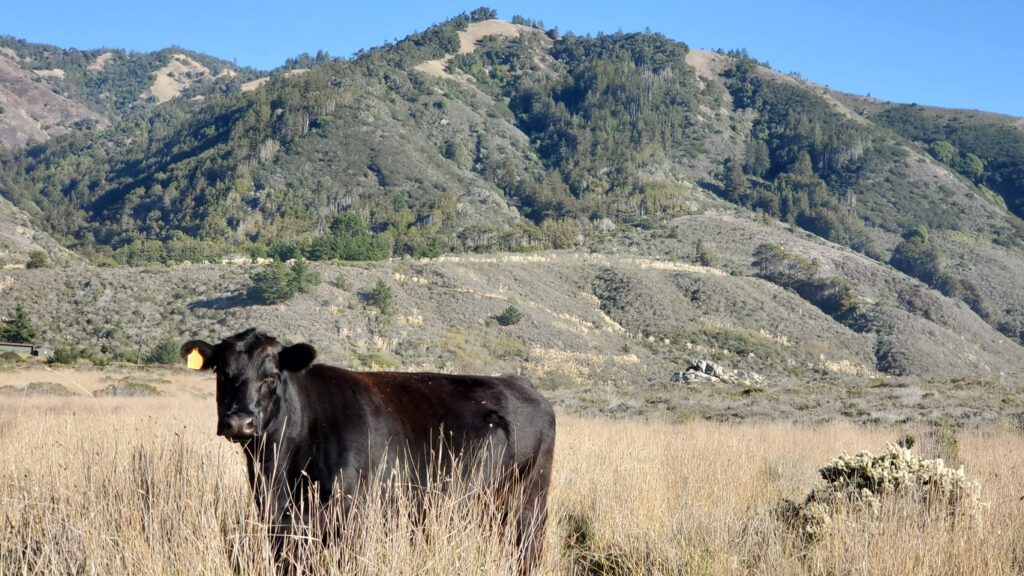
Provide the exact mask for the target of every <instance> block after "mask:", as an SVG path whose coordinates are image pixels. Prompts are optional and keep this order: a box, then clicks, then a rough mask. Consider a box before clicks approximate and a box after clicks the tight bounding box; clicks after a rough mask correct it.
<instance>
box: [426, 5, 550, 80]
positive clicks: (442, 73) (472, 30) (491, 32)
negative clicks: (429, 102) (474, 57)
mask: <svg viewBox="0 0 1024 576" xmlns="http://www.w3.org/2000/svg"><path fill="white" fill-rule="evenodd" d="M535 31H536V30H535V29H534V28H530V27H529V26H523V25H521V24H510V23H508V22H505V21H503V20H484V21H483V22H473V23H472V24H470V25H469V26H467V27H466V29H465V30H459V33H458V34H459V51H458V53H459V54H469V53H471V52H473V51H475V50H476V49H477V47H478V45H479V43H480V41H481V40H483V39H484V38H486V37H488V36H504V37H506V38H518V37H519V36H520V35H522V34H524V33H527V32H535ZM453 56H455V54H448V55H447V56H445V57H444V58H438V59H437V60H428V61H426V62H423V63H422V64H419V65H417V66H416V70H419V71H420V72H423V73H425V74H429V75H431V76H436V77H438V78H448V79H450V80H461V81H464V82H465V81H468V80H469V76H467V75H465V74H460V75H452V74H449V73H448V72H447V71H446V70H445V68H447V67H448V62H450V61H451V59H452V57H453Z"/></svg>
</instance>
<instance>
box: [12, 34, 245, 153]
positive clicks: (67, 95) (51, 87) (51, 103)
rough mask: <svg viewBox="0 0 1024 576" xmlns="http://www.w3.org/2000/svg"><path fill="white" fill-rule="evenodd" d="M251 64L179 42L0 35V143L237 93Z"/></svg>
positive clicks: (17, 144) (86, 128)
mask: <svg viewBox="0 0 1024 576" xmlns="http://www.w3.org/2000/svg"><path fill="white" fill-rule="evenodd" d="M257 75H258V73H257V72H256V71H255V70H251V69H239V68H237V67H236V66H234V65H233V64H231V63H229V62H226V61H224V60H220V59H217V58H212V57H210V56H207V55H204V54H198V53H195V52H191V51H188V50H184V49H180V48H169V49H165V50H160V51H158V52H153V53H147V54H143V53H136V52H126V51H124V50H115V49H110V50H108V49H97V50H77V49H74V48H70V49H65V48H59V47H56V46H50V45H46V44H34V43H31V42H26V41H24V40H21V39H18V38H13V37H10V36H0V142H2V143H3V144H4V145H5V146H6V147H7V148H8V149H12V150H17V149H20V148H22V147H24V146H25V145H26V144H28V143H30V142H35V143H41V142H45V141H46V140H47V139H48V138H50V137H52V136H57V135H61V134H68V133H89V132H93V131H102V130H104V129H105V128H108V127H109V126H110V125H111V124H112V123H115V124H116V123H118V122H119V121H122V120H124V119H125V118H126V117H127V116H129V115H131V114H139V113H142V114H145V112H146V111H147V110H148V109H150V108H151V107H153V106H155V105H159V104H163V103H166V102H169V101H170V100H172V99H175V98H179V97H185V98H196V99H202V98H205V97H206V96H207V95H209V94H210V93H216V92H221V91H232V90H234V91H238V90H239V89H240V86H241V85H242V83H244V82H246V81H249V80H251V79H253V78H255V77H256V76H257Z"/></svg>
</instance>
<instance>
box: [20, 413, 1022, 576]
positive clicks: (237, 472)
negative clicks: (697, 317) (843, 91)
mask: <svg viewBox="0 0 1024 576" xmlns="http://www.w3.org/2000/svg"><path fill="white" fill-rule="evenodd" d="M214 424H215V414H214V406H213V401H212V400H208V401H198V400H185V399H182V400H173V399H167V398H162V399H135V400H128V399H97V400H91V399H82V398H74V399H25V400H20V399H10V398H8V399H2V400H0V516H2V518H0V574H227V573H232V572H236V573H244V574H273V573H275V571H276V566H275V564H274V560H273V555H272V553H271V550H270V547H269V544H268V541H267V538H266V529H265V525H264V524H263V523H262V522H261V521H260V517H259V514H258V513H257V512H256V510H255V507H254V506H253V504H252V498H251V496H250V494H249V488H248V485H247V482H246V480H245V470H244V463H243V459H242V456H241V454H240V452H239V449H238V447H237V446H234V445H231V444H229V443H228V442H225V441H223V440H222V439H220V438H217V437H215V436H214V434H213V430H214ZM907 432H911V433H913V434H915V436H916V437H917V438H918V446H917V447H916V448H915V451H916V452H920V453H923V454H925V455H929V456H937V455H943V456H945V457H946V458H947V459H956V460H959V463H962V464H963V465H964V466H965V468H966V470H967V473H968V475H969V476H970V477H972V478H974V479H976V480H978V481H979V482H980V484H981V488H982V500H983V501H985V502H986V503H987V505H986V506H984V507H983V508H982V510H981V512H980V514H979V516H978V517H977V518H974V519H971V520H970V521H952V520H951V517H950V515H949V514H947V513H946V511H944V510H940V509H933V508H931V507H929V506H928V505H926V504H922V503H919V502H916V501H914V500H913V499H910V498H891V499H889V500H885V501H884V502H883V505H882V506H881V510H880V512H879V513H878V514H877V515H874V514H870V513H867V512H866V511H864V510H863V509H859V508H856V507H851V508H850V509H849V510H843V511H840V512H839V513H837V514H836V516H835V517H834V518H833V523H832V528H831V531H830V532H829V533H828V534H827V535H826V536H825V537H824V538H822V539H820V540H818V541H815V542H807V541H805V540H804V539H802V538H801V537H800V535H799V534H797V533H794V532H792V531H791V530H790V529H788V528H787V527H786V525H785V524H784V522H783V521H782V520H780V519H779V517H778V516H777V515H776V514H774V513H773V510H775V509H776V508H777V507H778V505H779V503H780V502H781V501H782V500H783V499H786V498H788V499H793V500H799V499H801V498H802V497H803V496H804V495H805V494H806V493H807V492H808V491H809V490H810V489H811V487H812V486H813V485H814V483H815V482H816V481H817V469H818V468H819V467H820V466H821V465H823V464H824V463H825V462H827V461H828V460H829V459H830V458H831V457H833V456H835V455H837V454H839V453H840V452H843V451H846V452H854V451H859V450H861V449H870V450H873V451H878V450H881V449H883V448H884V445H885V442H887V441H892V440H894V439H896V438H897V437H899V436H901V435H903V434H904V433H907ZM1022 497H1024V439H1022V437H1021V435H1020V434H1019V433H1018V432H1016V431H1014V430H1011V429H1006V430H1001V429H999V430H997V429H992V430H984V431H969V432H961V433H959V434H958V435H956V436H953V435H951V434H948V433H947V434H933V433H931V432H930V431H929V430H925V429H918V430H913V429H912V430H903V429H895V428H863V427H856V426H851V425H845V424H835V425H820V426H815V427H793V426H787V425H781V424H740V425H726V424H715V423H708V422H692V423H686V424H678V425H671V424H663V423H641V422H612V421H603V420H592V419H586V420H585V419H578V418H572V417H568V416H560V418H559V430H558V444H557V453H556V460H555V475H554V479H553V486H552V491H551V495H550V501H549V504H550V512H551V514H550V518H549V522H548V531H547V535H546V544H545V550H544V557H543V563H542V567H541V571H542V572H543V573H545V574H602V573H607V574H773V575H774V574H780V575H787V574H893V575H896V574H900V575H904V574H978V575H996V574H1007V575H1009V574H1021V573H1022V571H1024V502H1022V501H1021V499H1022ZM484 502H485V499H480V498H476V497H474V493H473V489H472V487H471V486H465V485H460V484H459V483H456V484H455V485H454V486H453V487H451V489H450V490H447V491H444V492H441V491H437V492H431V493H430V494H429V497H428V500H427V504H426V514H425V515H424V518H425V520H423V521H422V522H417V521H416V517H417V514H416V513H413V512H412V511H411V508H410V507H411V505H412V504H411V502H410V501H409V499H407V498H398V499H394V498H370V499H368V500H367V501H366V502H364V503H363V504H362V506H361V508H360V510H359V512H358V513H357V515H358V520H359V521H358V522H342V524H344V525H345V526H344V529H343V530H342V531H341V532H342V534H341V536H340V537H338V538H336V539H328V540H327V541H326V542H325V541H324V540H323V539H321V538H320V537H319V536H317V535H316V533H312V532H311V533H308V534H302V533H300V534H298V535H297V536H296V537H295V538H294V539H293V541H292V543H291V545H290V555H291V558H292V560H293V563H294V567H295V568H297V569H298V570H299V571H301V572H303V573H306V574H367V575H369V574H437V575H441V574H506V573H509V572H510V571H511V570H512V566H513V562H514V561H513V557H514V546H513V543H512V542H511V541H510V538H509V536H508V534H507V533H505V532H503V531H502V530H500V529H499V528H498V525H499V524H500V523H499V522H497V516H498V514H497V513H496V512H495V511H494V510H493V509H491V508H489V507H488V506H487V505H486V503H484Z"/></svg>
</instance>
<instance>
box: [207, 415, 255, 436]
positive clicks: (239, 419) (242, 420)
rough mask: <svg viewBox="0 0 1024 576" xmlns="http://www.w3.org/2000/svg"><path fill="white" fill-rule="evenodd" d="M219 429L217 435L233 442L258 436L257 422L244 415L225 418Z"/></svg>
mask: <svg viewBox="0 0 1024 576" xmlns="http://www.w3.org/2000/svg"><path fill="white" fill-rule="evenodd" d="M218 428H219V430H218V431H217V434H219V435H221V436H224V437H226V438H229V439H231V440H245V439H247V438H252V437H253V435H254V434H256V422H255V421H254V420H253V417H252V416H247V415H244V414H241V415H232V416H225V417H224V418H223V419H222V420H221V421H220V426H219V427H218Z"/></svg>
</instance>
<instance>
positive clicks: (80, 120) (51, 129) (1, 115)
mask: <svg viewBox="0 0 1024 576" xmlns="http://www.w3.org/2000/svg"><path fill="white" fill-rule="evenodd" d="M53 77H54V76H46V75H41V74H40V73H39V71H36V72H33V71H30V70H25V69H24V68H22V67H21V66H20V65H19V64H18V60H17V56H16V54H15V53H14V52H13V51H8V50H4V51H0V144H2V145H3V146H5V147H7V148H8V149H18V148H21V147H22V146H24V145H25V144H27V143H28V142H30V141H34V142H44V141H46V140H47V139H48V138H50V137H51V136H57V135H60V134H66V133H67V132H69V131H71V130H76V129H85V128H86V127H87V126H88V127H94V128H105V127H106V126H108V125H109V122H108V121H107V119H106V118H104V117H103V116H101V115H99V114H97V113H96V112H93V111H92V110H90V109H88V108H87V107H86V106H84V105H82V104H80V103H78V102H75V101H73V100H70V99H68V98H66V97H64V96H62V95H60V94H57V93H54V92H53V90H52V89H51V88H50V86H49V84H48V83H47V81H46V78H53Z"/></svg>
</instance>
